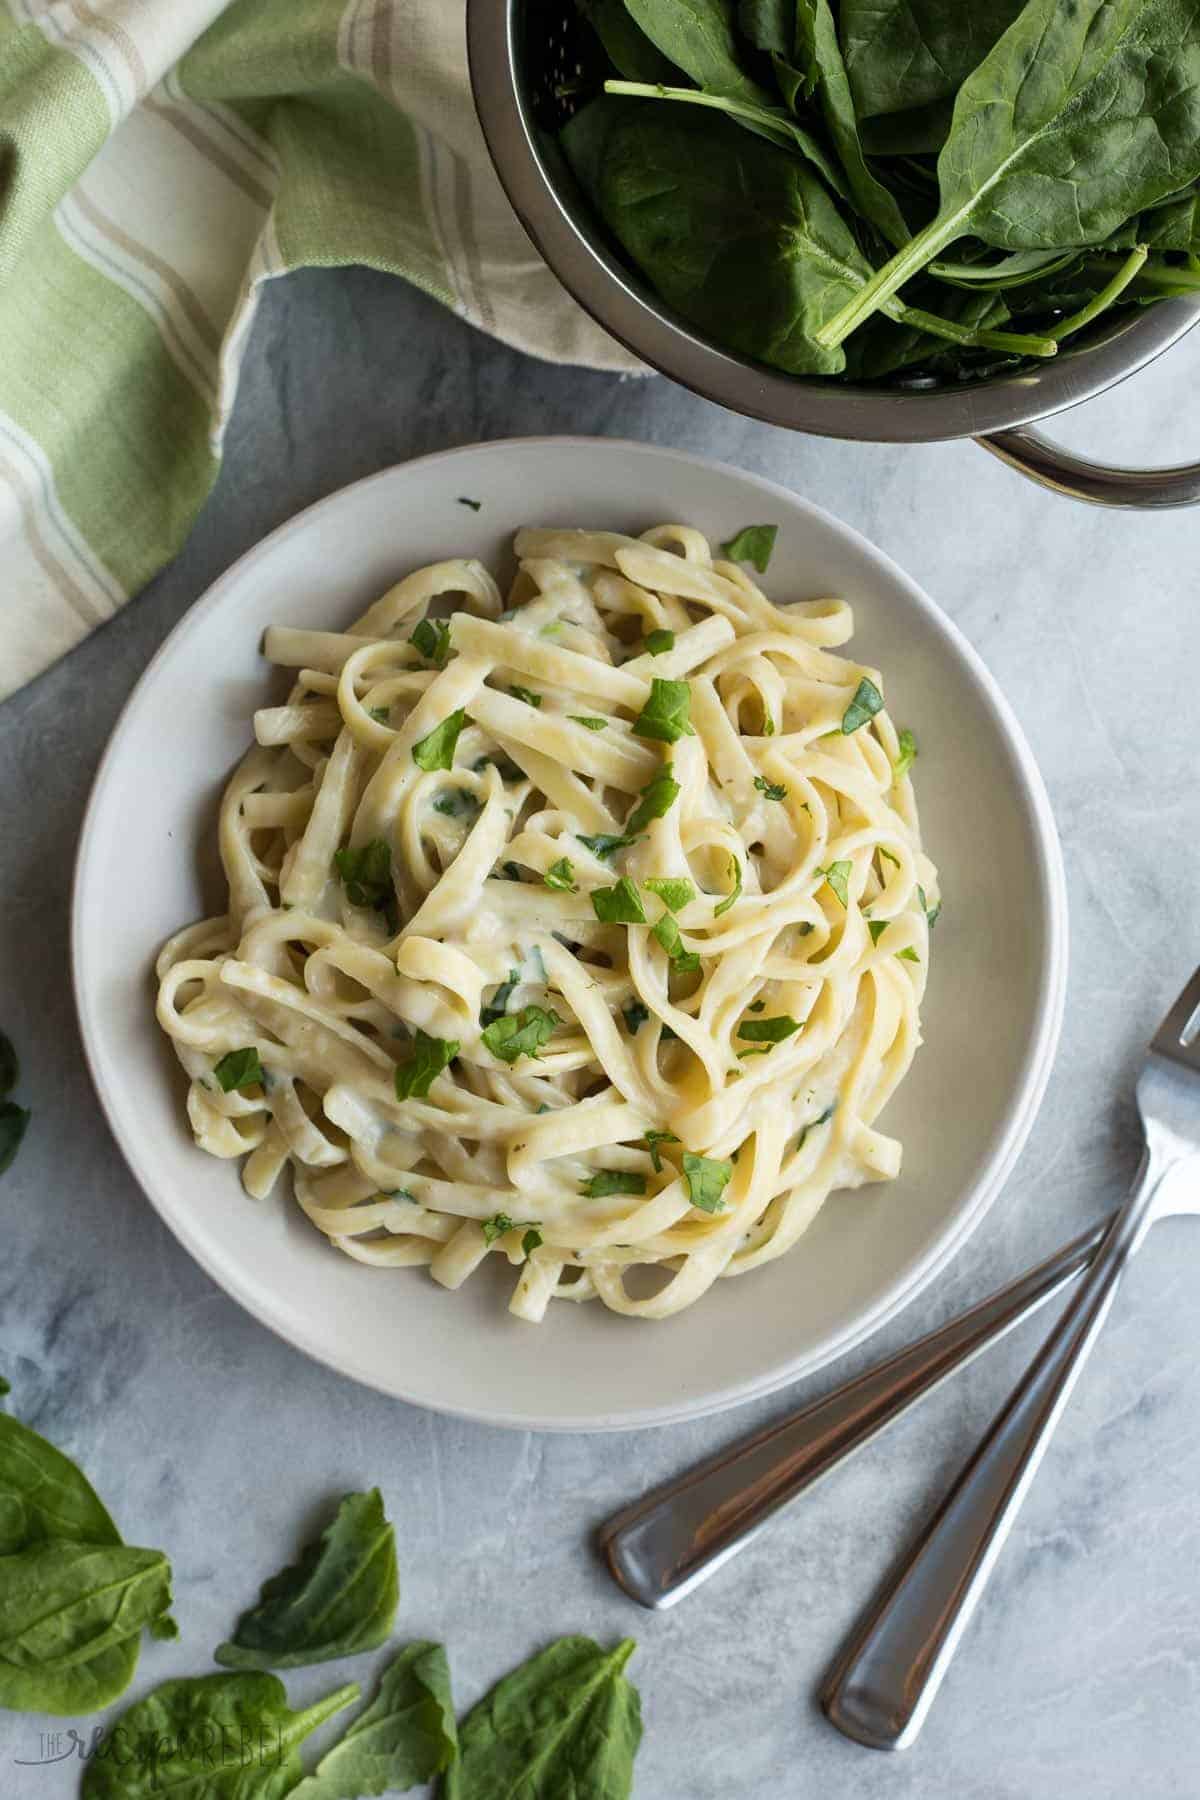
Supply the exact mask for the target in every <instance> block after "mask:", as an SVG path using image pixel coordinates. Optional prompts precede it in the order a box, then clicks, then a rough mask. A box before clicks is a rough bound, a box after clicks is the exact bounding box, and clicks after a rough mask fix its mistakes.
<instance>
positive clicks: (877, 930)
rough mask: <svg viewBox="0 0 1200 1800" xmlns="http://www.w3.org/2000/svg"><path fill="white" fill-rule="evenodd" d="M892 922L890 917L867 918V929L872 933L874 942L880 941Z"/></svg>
mask: <svg viewBox="0 0 1200 1800" xmlns="http://www.w3.org/2000/svg"><path fill="white" fill-rule="evenodd" d="M891 922H892V921H891V920H890V919H868V920H867V930H868V931H869V932H870V934H871V942H872V943H873V944H877V943H878V942H879V940H880V938H881V937H882V936H883V934H884V932H885V931H886V930H887V928H888V926H889V925H890V924H891Z"/></svg>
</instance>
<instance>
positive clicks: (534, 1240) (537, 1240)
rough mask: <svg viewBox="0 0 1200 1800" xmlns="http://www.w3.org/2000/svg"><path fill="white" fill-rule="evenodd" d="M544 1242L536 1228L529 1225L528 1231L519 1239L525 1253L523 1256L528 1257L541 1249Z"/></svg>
mask: <svg viewBox="0 0 1200 1800" xmlns="http://www.w3.org/2000/svg"><path fill="white" fill-rule="evenodd" d="M545 1241H546V1240H545V1238H544V1237H543V1236H542V1234H541V1232H540V1231H539V1230H538V1228H537V1226H536V1225H531V1226H530V1227H529V1230H528V1231H527V1232H526V1233H525V1236H524V1237H523V1238H522V1239H521V1248H522V1250H523V1251H524V1252H525V1255H526V1256H527V1257H530V1256H532V1255H533V1253H534V1251H535V1250H540V1249H541V1247H542V1245H543V1244H544V1243H545Z"/></svg>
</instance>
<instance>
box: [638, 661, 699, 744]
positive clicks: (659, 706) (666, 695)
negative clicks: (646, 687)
mask: <svg viewBox="0 0 1200 1800" xmlns="http://www.w3.org/2000/svg"><path fill="white" fill-rule="evenodd" d="M691 704H692V690H691V688H690V687H689V686H688V684H687V682H686V681H662V680H660V679H659V677H658V676H657V675H655V676H654V677H653V678H652V680H651V682H650V698H649V699H648V700H647V702H646V704H645V706H643V708H642V710H641V712H640V713H639V714H638V716H637V718H636V719H635V720H634V721H633V725H632V727H631V729H632V730H633V732H634V733H635V735H636V736H638V737H644V738H655V739H656V740H657V741H658V742H659V743H662V744H674V743H677V742H678V740H679V739H680V738H681V737H695V735H696V733H695V729H694V728H693V726H692V723H691V719H690V716H689V715H690V712H691Z"/></svg>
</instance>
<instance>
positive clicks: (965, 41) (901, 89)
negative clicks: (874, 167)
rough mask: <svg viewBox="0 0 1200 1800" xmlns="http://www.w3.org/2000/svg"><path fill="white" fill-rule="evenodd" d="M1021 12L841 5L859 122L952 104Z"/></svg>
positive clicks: (947, 5) (1006, 3) (941, 0)
mask: <svg viewBox="0 0 1200 1800" xmlns="http://www.w3.org/2000/svg"><path fill="white" fill-rule="evenodd" d="M1024 4H1025V0H985V3H983V4H980V0H840V4H839V7H838V21H839V24H840V27H841V33H842V46H843V50H844V53H845V58H846V73H847V75H848V76H849V78H850V86H851V88H852V89H853V93H854V103H855V107H856V108H857V111H858V113H859V115H860V117H867V116H869V115H870V114H872V113H904V112H909V111H910V110H912V109H914V108H918V107H929V106H931V105H933V104H936V103H937V102H943V103H944V102H946V101H948V100H950V99H951V98H952V97H953V95H954V94H955V92H956V91H957V89H958V88H959V87H960V86H961V85H962V83H963V82H964V81H965V80H966V78H967V76H968V75H969V74H970V73H971V71H972V69H974V68H977V67H978V65H979V64H980V63H981V62H982V61H983V59H984V57H985V56H986V55H987V52H988V51H989V50H990V49H991V47H992V45H993V44H994V43H995V41H996V39H997V38H998V37H999V36H1000V34H1001V32H1003V31H1004V30H1006V29H1007V27H1008V26H1009V25H1011V24H1012V22H1013V20H1014V19H1015V18H1016V16H1017V14H1018V13H1019V12H1020V11H1021V9H1022V7H1023V6H1024ZM932 147H933V148H934V149H935V150H936V149H937V148H938V144H937V143H935V144H934V145H933V146H932Z"/></svg>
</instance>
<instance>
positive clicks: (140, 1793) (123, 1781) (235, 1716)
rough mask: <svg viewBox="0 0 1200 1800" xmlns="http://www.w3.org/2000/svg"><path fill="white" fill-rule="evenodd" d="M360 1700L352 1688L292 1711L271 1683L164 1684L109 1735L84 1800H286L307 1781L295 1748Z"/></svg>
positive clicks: (217, 1678) (87, 1774)
mask: <svg viewBox="0 0 1200 1800" xmlns="http://www.w3.org/2000/svg"><path fill="white" fill-rule="evenodd" d="M359 1692H360V1690H359V1688H358V1685H357V1683H355V1682H350V1683H349V1684H348V1685H347V1686H346V1687H342V1688H338V1689H337V1691H336V1692H335V1693H332V1694H329V1695H327V1696H326V1697H325V1698H324V1699H323V1700H318V1701H317V1703H316V1705H315V1706H309V1707H306V1708H305V1709H304V1710H303V1711H302V1712H293V1711H292V1710H291V1708H290V1707H289V1705H288V1703H287V1694H286V1693H285V1692H284V1687H283V1683H282V1682H281V1681H280V1680H278V1678H277V1677H276V1676H274V1675H264V1674H258V1673H255V1672H251V1671H246V1672H244V1673H239V1674H236V1675H197V1676H193V1677H190V1678H185V1679H182V1680H179V1681H164V1682H163V1683H162V1685H161V1687H156V1688H154V1689H153V1690H152V1691H151V1692H150V1693H148V1694H146V1695H144V1696H143V1697H142V1699H140V1700H135V1701H134V1703H133V1705H132V1706H129V1707H127V1708H126V1710H125V1711H124V1712H123V1713H121V1714H120V1716H119V1717H118V1718H117V1720H116V1721H115V1723H114V1724H113V1725H112V1726H111V1727H110V1728H109V1730H108V1732H107V1733H106V1737H105V1747H104V1748H105V1753H104V1754H100V1755H95V1756H92V1757H91V1758H90V1759H89V1760H88V1763H87V1766H86V1768H85V1770H84V1776H83V1786H82V1789H81V1793H82V1800H160V1797H161V1796H162V1795H167V1796H168V1797H169V1800H172V1797H173V1800H283V1797H284V1795H286V1794H290V1793H292V1791H293V1790H294V1789H295V1786H296V1783H297V1782H298V1781H299V1780H300V1778H301V1776H302V1774H303V1770H302V1768H301V1765H300V1757H299V1754H298V1749H299V1745H300V1744H301V1743H302V1742H303V1741H304V1739H305V1738H306V1737H308V1736H309V1735H310V1734H311V1733H312V1732H314V1731H315V1730H316V1728H317V1726H318V1725H321V1724H323V1723H324V1722H325V1720H326V1719H329V1718H332V1717H333V1715H334V1714H335V1713H338V1712H341V1710H342V1708H343V1707H346V1706H349V1705H350V1704H351V1703H352V1702H353V1701H355V1700H357V1699H358V1697H359ZM362 1791H363V1792H364V1793H366V1792H367V1790H366V1789H365V1788H364V1789H363V1790H362Z"/></svg>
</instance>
